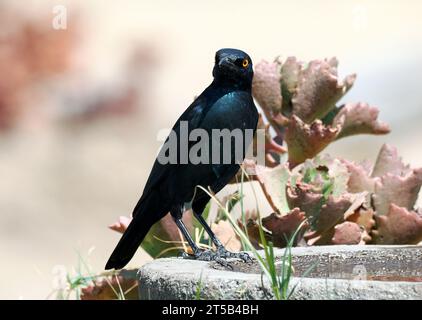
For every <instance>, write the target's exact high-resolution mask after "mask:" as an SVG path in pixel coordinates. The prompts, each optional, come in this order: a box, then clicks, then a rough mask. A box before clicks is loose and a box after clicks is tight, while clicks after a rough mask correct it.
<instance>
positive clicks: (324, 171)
mask: <svg viewBox="0 0 422 320" xmlns="http://www.w3.org/2000/svg"><path fill="white" fill-rule="evenodd" d="M257 172H258V180H259V181H260V183H261V186H262V188H263V190H264V194H265V195H266V196H267V199H268V201H269V203H270V204H271V206H272V208H273V209H274V211H275V212H274V213H273V214H271V215H270V216H269V217H267V218H264V219H263V225H264V226H265V227H266V228H267V229H268V230H270V231H271V232H272V236H273V237H274V243H281V244H282V245H283V243H285V240H284V239H285V237H288V236H289V235H291V234H293V232H294V231H295V230H296V228H297V226H298V225H299V224H300V223H301V222H302V221H303V220H305V218H306V219H307V221H308V226H307V228H306V232H304V233H303V239H304V240H305V241H306V244H307V245H321V244H365V243H373V244H417V243H419V242H420V241H422V213H421V211H420V210H418V209H415V208H414V205H415V202H416V200H417V196H418V193H419V190H420V188H421V185H422V168H419V169H411V168H410V167H409V166H408V165H404V164H403V163H402V161H401V159H400V157H399V156H398V154H397V150H396V149H395V148H393V147H390V146H388V145H383V146H382V148H381V150H380V152H379V155H378V159H377V161H376V163H375V165H374V166H373V167H371V166H369V165H368V163H364V164H356V163H353V162H350V161H347V160H342V159H335V158H331V157H330V156H328V155H324V156H317V157H315V158H314V159H312V160H306V161H305V162H304V163H303V164H301V165H299V166H297V167H296V168H295V169H293V170H292V171H290V170H289V169H288V168H287V167H286V166H285V165H280V166H278V167H275V168H260V169H258V170H257ZM276 182H278V184H277V183H276ZM298 241H299V242H300V239H298ZM302 243H304V242H302Z"/></svg>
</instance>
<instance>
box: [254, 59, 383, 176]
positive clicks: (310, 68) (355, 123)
mask: <svg viewBox="0 0 422 320" xmlns="http://www.w3.org/2000/svg"><path fill="white" fill-rule="evenodd" d="M337 67H338V61H337V59H336V58H331V59H324V60H312V61H310V62H309V63H304V62H301V61H298V60H297V59H296V58H295V57H289V58H287V59H286V61H284V62H282V61H281V60H280V59H276V60H275V61H274V62H272V63H269V62H267V61H262V62H260V63H258V64H257V66H256V68H255V76H254V81H253V95H254V97H255V99H256V100H257V101H258V103H259V105H260V106H261V108H262V110H263V112H264V114H265V117H266V118H267V119H268V121H269V123H270V125H271V126H272V127H273V128H274V130H275V132H276V135H277V138H278V139H276V140H277V141H278V142H280V141H283V140H285V141H286V144H287V146H288V159H289V165H290V168H293V167H295V166H297V165H298V164H300V163H302V162H304V161H305V160H306V159H311V158H313V157H315V156H316V155H317V154H318V153H319V152H321V151H322V150H324V149H325V147H327V146H328V145H329V144H330V143H331V142H333V141H335V140H337V139H340V138H343V137H346V136H350V135H354V134H362V133H368V134H385V133H388V132H389V131H390V129H389V127H388V125H387V124H385V123H383V122H379V121H378V120H377V119H378V109H377V108H375V107H371V106H369V105H368V104H366V103H346V104H344V105H341V106H339V107H337V106H336V104H337V103H338V101H339V100H340V99H341V98H342V97H343V96H344V95H345V94H346V93H347V92H348V91H349V90H350V89H351V87H352V86H353V83H354V81H355V79H356V75H354V74H352V75H348V76H346V77H345V78H344V79H343V80H340V79H339V78H338V75H337Z"/></svg>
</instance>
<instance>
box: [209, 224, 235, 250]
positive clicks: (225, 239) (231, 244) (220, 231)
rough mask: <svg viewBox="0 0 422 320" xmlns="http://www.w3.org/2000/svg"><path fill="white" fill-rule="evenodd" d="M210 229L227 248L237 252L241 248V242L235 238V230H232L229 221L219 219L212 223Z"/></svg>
mask: <svg viewBox="0 0 422 320" xmlns="http://www.w3.org/2000/svg"><path fill="white" fill-rule="evenodd" d="M211 229H212V230H213V231H214V233H215V235H216V236H217V238H218V239H219V240H220V241H221V242H222V243H223V245H224V246H225V247H226V249H227V250H230V251H233V252H238V251H240V250H241V249H242V244H241V242H240V240H239V239H238V238H237V236H236V232H235V231H234V230H233V227H232V226H231V224H230V222H228V221H225V220H220V221H219V222H218V223H213V224H212V225H211Z"/></svg>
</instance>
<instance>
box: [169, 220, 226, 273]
mask: <svg viewBox="0 0 422 320" xmlns="http://www.w3.org/2000/svg"><path fill="white" fill-rule="evenodd" d="M174 221H175V222H176V225H177V226H178V227H179V229H180V231H181V232H182V234H183V236H184V237H185V239H186V240H187V242H188V243H189V246H190V247H191V248H192V251H193V258H194V259H196V260H201V261H216V262H218V263H219V264H221V265H223V266H225V267H230V266H229V265H228V263H227V262H226V261H225V260H224V259H222V257H220V256H219V254H218V253H217V252H213V251H211V250H201V249H199V247H198V246H197V245H196V243H195V241H193V239H192V237H191V236H190V234H189V231H188V229H187V228H186V226H185V224H184V223H183V221H182V219H181V218H174ZM183 257H184V258H191V257H192V256H190V255H188V254H186V253H185V254H184V256H183Z"/></svg>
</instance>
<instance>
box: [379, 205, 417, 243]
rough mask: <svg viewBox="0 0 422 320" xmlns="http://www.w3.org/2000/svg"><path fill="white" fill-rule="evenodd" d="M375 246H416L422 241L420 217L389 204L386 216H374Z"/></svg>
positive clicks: (415, 213)
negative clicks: (375, 226)
mask: <svg viewBox="0 0 422 320" xmlns="http://www.w3.org/2000/svg"><path fill="white" fill-rule="evenodd" d="M375 220H376V223H377V230H374V231H373V232H372V234H373V235H374V242H375V243H376V244H417V243H419V242H420V241H422V215H421V214H420V213H418V212H415V211H409V210H407V209H406V208H403V207H399V206H396V205H395V204H391V205H390V208H389V211H388V213H387V214H386V215H376V216H375Z"/></svg>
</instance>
